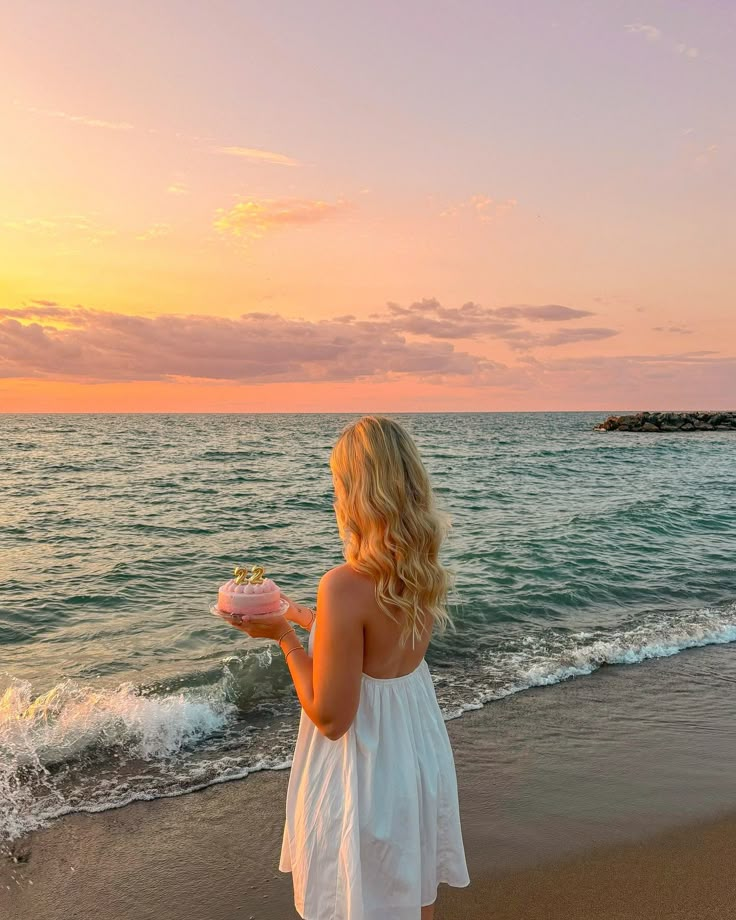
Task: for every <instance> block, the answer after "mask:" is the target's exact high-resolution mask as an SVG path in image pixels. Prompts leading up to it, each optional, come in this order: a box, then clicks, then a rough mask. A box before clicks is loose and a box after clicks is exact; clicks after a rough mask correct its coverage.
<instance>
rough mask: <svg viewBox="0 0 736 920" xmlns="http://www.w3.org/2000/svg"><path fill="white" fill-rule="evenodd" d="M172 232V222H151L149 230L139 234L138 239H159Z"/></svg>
mask: <svg viewBox="0 0 736 920" xmlns="http://www.w3.org/2000/svg"><path fill="white" fill-rule="evenodd" d="M170 233H171V226H170V224H151V226H150V227H149V228H148V230H145V231H144V232H143V233H141V234H139V235H138V236H137V237H136V239H137V240H158V239H160V238H161V237H162V236H168V235H169V234H170Z"/></svg>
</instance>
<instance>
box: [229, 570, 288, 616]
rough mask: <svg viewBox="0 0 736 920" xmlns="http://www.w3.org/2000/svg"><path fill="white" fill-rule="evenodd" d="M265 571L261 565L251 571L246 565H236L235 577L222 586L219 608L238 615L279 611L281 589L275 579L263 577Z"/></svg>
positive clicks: (254, 614) (255, 614)
mask: <svg viewBox="0 0 736 920" xmlns="http://www.w3.org/2000/svg"><path fill="white" fill-rule="evenodd" d="M264 573H265V569H264V568H263V566H260V565H256V566H254V567H253V570H252V571H251V572H249V571H248V569H247V567H246V566H236V567H235V573H234V574H235V577H234V578H231V579H230V581H227V582H225V584H224V585H222V586H221V587H220V590H219V592H218V594H217V606H218V608H219V609H220V610H222V612H223V613H229V614H234V615H236V616H243V615H244V614H247V615H248V616H258V615H259V614H269V613H278V612H279V611H280V609H281V591H280V590H279V587H278V585H277V584H276V582H275V581H273V580H272V579H270V578H264V577H263V575H264Z"/></svg>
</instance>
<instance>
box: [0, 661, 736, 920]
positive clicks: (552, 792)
mask: <svg viewBox="0 0 736 920" xmlns="http://www.w3.org/2000/svg"><path fill="white" fill-rule="evenodd" d="M734 675H736V647H729V646H708V647H706V648H701V649H694V650H691V651H688V652H684V653H680V654H679V655H677V656H675V657H674V658H671V659H656V660H652V661H649V662H646V663H644V664H641V665H637V666H635V667H628V666H627V667H621V668H616V667H611V668H606V669H602V670H601V671H599V672H596V673H595V674H593V675H591V676H590V677H585V678H575V679H572V680H570V681H567V682H564V683H561V684H557V685H555V686H553V687H547V688H541V689H535V690H529V691H526V692H525V693H523V694H517V695H514V696H511V697H508V698H506V699H504V700H500V701H498V702H496V703H492V704H490V705H487V706H485V707H483V708H482V709H480V710H475V711H472V712H469V713H467V714H466V715H465V716H464V717H463V718H462V719H454V720H451V721H449V722H447V723H446V724H447V728H448V733H449V735H450V739H451V742H452V746H453V751H454V755H455V761H456V768H457V774H458V787H459V794H460V807H461V816H462V822H463V836H464V840H465V849H466V854H467V859H468V868H469V872H470V877H471V884H470V886H469V887H467V888H462V889H452V888H449V887H448V886H446V885H444V884H443V885H440V889H439V895H438V910H437V920H454V918H458V920H459V918H461V917H463V918H473V920H475V918H478V920H481V918H483V920H485V918H488V917H493V920H504V918H509V920H511V918H515V920H535V918H537V917H538V918H539V920H557V918H560V920H562V918H563V917H565V918H567V920H576V918H579V920H591V918H592V916H596V917H603V918H621V920H623V918H628V917H631V918H638V917H641V918H644V917H656V916H662V917H667V918H673V920H674V918H680V917H683V918H684V917H688V918H694V920H701V918H702V920H705V918H708V920H710V918H713V920H717V918H721V917H724V918H725V917H727V916H732V910H731V908H730V903H731V902H732V901H733V899H736V881H733V879H732V874H731V872H730V867H731V866H732V865H733V860H734V857H736V790H733V789H732V788H731V786H732V784H731V782H730V780H729V777H730V775H731V771H730V769H729V765H730V764H732V762H733V755H734V753H735V752H736V715H734V714H731V713H730V707H729V697H728V696H724V693H727V692H728V689H729V688H730V687H731V686H732V682H731V681H732V679H733V677H734ZM719 691H720V692H719ZM673 701H676V704H677V705H675V704H674V703H673ZM719 707H720V708H719ZM288 775H289V774H288V771H286V770H284V771H264V772H261V773H258V774H252V775H250V776H248V777H246V779H244V780H236V781H233V782H229V783H225V784H223V785H216V786H210V787H208V788H206V789H204V790H201V791H198V792H196V793H191V794H187V795H184V796H180V797H176V798H167V799H157V800H154V801H150V802H136V803H133V804H130V805H127V806H125V807H123V808H121V809H116V810H113V811H106V812H101V813H98V814H91V815H89V814H75V815H69V816H66V817H63V818H61V819H59V820H58V821H56V822H54V823H53V824H51V825H50V826H49V827H47V828H44V829H42V830H39V831H37V832H34V833H32V834H30V835H28V836H27V837H25V838H23V839H22V840H21V841H19V842H18V843H17V844H16V847H15V850H16V854H17V857H18V858H19V859H20V861H19V862H17V863H13V862H12V861H10V860H8V859H7V858H5V859H2V861H1V862H0V915H7V916H10V917H13V918H14V920H86V918H90V920H91V918H93V917H95V918H96V917H97V916H98V914H99V909H100V904H103V905H105V913H106V915H107V916H108V917H110V918H120V920H144V918H156V920H181V918H182V917H184V916H186V917H188V918H193V920H199V918H202V920H226V918H232V917H246V918H250V917H253V918H257V920H288V918H292V917H293V918H297V914H296V912H295V911H294V908H293V899H292V886H291V876H290V875H288V874H284V873H280V872H279V871H278V851H279V848H280V844H281V834H282V830H283V807H284V799H285V794H286V785H287V782H288ZM727 906H728V911H727V910H726V907H727ZM729 911H730V913H729Z"/></svg>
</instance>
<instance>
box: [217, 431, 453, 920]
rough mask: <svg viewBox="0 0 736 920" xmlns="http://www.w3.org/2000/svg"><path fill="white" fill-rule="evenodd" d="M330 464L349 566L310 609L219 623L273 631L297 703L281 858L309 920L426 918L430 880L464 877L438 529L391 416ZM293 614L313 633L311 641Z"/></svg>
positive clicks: (418, 468)
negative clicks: (436, 669)
mask: <svg viewBox="0 0 736 920" xmlns="http://www.w3.org/2000/svg"><path fill="white" fill-rule="evenodd" d="M330 468H331V470H332V477H333V483H334V490H335V516H336V518H337V526H338V530H339V533H340V537H341V538H342V541H343V547H344V556H345V559H346V562H345V564H344V565H340V566H337V567H336V568H334V569H332V570H331V571H329V572H327V574H326V575H324V577H323V578H322V580H321V581H320V583H319V589H318V593H317V611H316V614H315V612H313V611H311V610H309V609H307V608H305V607H300V606H298V605H296V604H294V603H293V602H292V601H289V610H288V612H287V614H286V616H285V617H269V618H268V621H267V622H266V621H264V620H263V618H260V619H251V620H250V621H247V620H246V621H245V622H241V621H238V622H235V621H234V620H232V619H230V620H229V622H231V623H232V624H233V625H235V626H237V627H238V628H239V629H242V630H244V631H245V632H247V633H248V635H250V636H257V637H266V638H269V639H274V640H277V641H278V644H279V646H280V648H281V650H282V652H283V653H284V656H285V658H286V663H287V665H288V667H289V671H290V672H291V677H292V679H293V681H294V687H295V688H296V692H297V695H298V697H299V701H300V702H301V705H302V713H301V721H300V723H299V735H298V738H297V742H296V748H295V751H294V757H293V763H292V768H291V775H290V777H289V787H288V793H287V799H286V824H285V827H284V836H283V846H282V850H281V860H280V863H279V868H280V869H281V871H282V872H291V873H292V880H293V884H294V903H295V906H296V909H297V911H298V913H299V916H300V917H302V918H304V920H432V918H433V917H434V902H435V900H436V897H437V887H438V885H439V883H440V882H446V883H448V884H449V885H454V886H458V887H462V886H465V885H468V884H469V883H470V879H469V877H468V870H467V866H466V862H465V852H464V849H463V840H462V834H461V828H460V816H459V811H458V795H457V780H456V775H455V763H454V759H453V755H452V749H451V747H450V742H449V738H448V735H447V730H446V728H445V723H444V720H443V718H442V714H441V711H440V708H439V706H438V704H437V698H436V696H435V691H434V685H433V683H432V678H431V676H430V672H429V668H428V667H427V663H426V661H425V659H424V655H425V652H426V650H427V646H428V645H429V642H430V639H431V638H432V632H433V629H434V627H435V626H436V627H438V629H439V630H440V631H443V630H444V629H445V628H446V626H447V625H448V624H449V623H450V618H449V615H448V613H447V610H446V608H445V601H446V596H447V591H448V588H449V585H450V574H449V572H448V571H447V570H446V569H445V568H444V567H443V566H442V565H441V564H440V562H439V559H438V551H439V548H440V544H441V542H442V539H443V537H444V535H445V526H444V523H443V519H442V517H441V516H440V514H439V513H438V511H437V510H436V508H435V503H434V497H433V493H432V488H431V485H430V482H429V478H428V476H427V472H426V470H425V467H424V465H423V463H422V460H421V458H420V456H419V452H418V451H417V448H416V445H415V444H414V442H413V440H412V439H411V437H410V436H409V435H408V433H407V432H406V431H405V430H404V428H402V427H401V425H399V424H398V423H396V422H394V421H392V420H390V419H387V418H382V417H375V416H366V417H364V418H361V419H360V420H359V421H357V422H354V423H353V424H351V425H349V426H348V427H347V428H346V429H345V431H343V433H342V434H341V436H340V438H339V439H338V441H337V443H336V444H335V447H334V449H333V451H332V455H331V457H330ZM287 600H288V598H287ZM288 621H292V622H295V623H297V624H298V625H300V626H303V627H305V628H307V629H309V630H310V635H309V643H308V651H307V650H305V649H304V648H303V646H302V644H301V642H300V641H299V638H298V637H297V635H296V633H295V632H294V629H293V628H292V627H291V626H290V624H289V622H288Z"/></svg>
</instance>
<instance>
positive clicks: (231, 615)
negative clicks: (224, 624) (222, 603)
mask: <svg viewBox="0 0 736 920" xmlns="http://www.w3.org/2000/svg"><path fill="white" fill-rule="evenodd" d="M288 609H289V602H288V601H287V600H284V598H283V597H282V598H281V604H280V606H279V609H278V610H277V611H274V612H273V613H254V614H253V618H254V619H255V620H257V619H258V618H259V617H264V618H268V617H275V616H284V614H285V613H286V611H287V610H288ZM210 613H211V614H213V615H214V616H216V617H221V618H222V619H223V620H228V619H233V620H236V619H240V614H235V613H225V611H224V610H220V608H219V607H218V606H217V604H213V605H212V606H211V607H210Z"/></svg>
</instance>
